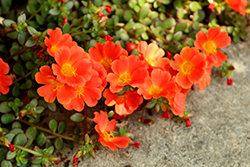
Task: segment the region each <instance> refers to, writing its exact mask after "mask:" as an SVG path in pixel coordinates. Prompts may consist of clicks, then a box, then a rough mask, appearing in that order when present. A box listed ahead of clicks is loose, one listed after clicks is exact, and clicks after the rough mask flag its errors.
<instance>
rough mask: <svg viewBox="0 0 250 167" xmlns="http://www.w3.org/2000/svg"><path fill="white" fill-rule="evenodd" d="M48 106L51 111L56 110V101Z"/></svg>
mask: <svg viewBox="0 0 250 167" xmlns="http://www.w3.org/2000/svg"><path fill="white" fill-rule="evenodd" d="M48 108H49V109H50V110H51V111H54V112H55V111H56V103H55V102H53V103H48Z"/></svg>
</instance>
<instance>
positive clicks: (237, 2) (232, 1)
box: [225, 0, 247, 16]
mask: <svg viewBox="0 0 250 167" xmlns="http://www.w3.org/2000/svg"><path fill="white" fill-rule="evenodd" d="M225 1H226V2H227V3H228V5H229V7H230V8H231V9H233V10H235V11H237V12H239V13H240V14H241V15H242V16H245V15H246V9H245V8H246V6H247V0H225Z"/></svg>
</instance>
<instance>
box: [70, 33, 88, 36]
mask: <svg viewBox="0 0 250 167" xmlns="http://www.w3.org/2000/svg"><path fill="white" fill-rule="evenodd" d="M81 34H86V32H76V33H74V34H72V35H71V36H72V37H73V36H76V35H81Z"/></svg>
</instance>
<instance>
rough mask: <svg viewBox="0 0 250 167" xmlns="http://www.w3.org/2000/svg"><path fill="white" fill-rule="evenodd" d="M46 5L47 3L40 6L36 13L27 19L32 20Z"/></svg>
mask: <svg viewBox="0 0 250 167" xmlns="http://www.w3.org/2000/svg"><path fill="white" fill-rule="evenodd" d="M45 5H47V3H45V4H43V5H42V6H40V8H39V9H38V10H37V11H36V13H34V14H32V15H31V16H30V17H29V19H28V20H27V21H30V20H31V19H32V18H33V17H34V16H35V15H36V14H37V13H38V12H40V11H41V10H42V9H43V7H44V6H45Z"/></svg>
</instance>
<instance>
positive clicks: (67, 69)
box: [61, 63, 77, 77]
mask: <svg viewBox="0 0 250 167" xmlns="http://www.w3.org/2000/svg"><path fill="white" fill-rule="evenodd" d="M61 72H62V74H63V75H65V76H67V77H72V76H76V75H77V73H76V69H75V68H74V67H72V66H71V65H70V64H68V63H65V64H63V66H62V69H61Z"/></svg>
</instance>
